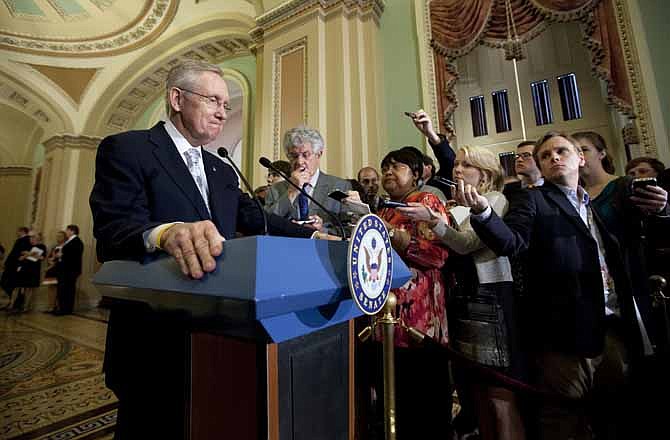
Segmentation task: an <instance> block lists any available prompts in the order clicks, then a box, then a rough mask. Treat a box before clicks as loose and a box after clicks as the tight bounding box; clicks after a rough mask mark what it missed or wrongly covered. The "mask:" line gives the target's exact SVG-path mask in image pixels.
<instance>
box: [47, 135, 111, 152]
mask: <svg viewBox="0 0 670 440" xmlns="http://www.w3.org/2000/svg"><path fill="white" fill-rule="evenodd" d="M101 140H102V138H100V137H96V136H83V135H81V136H74V135H69V134H63V135H57V136H53V137H51V138H49V139H47V140H46V141H44V142H43V144H44V149H45V151H46V152H47V153H49V152H50V151H53V150H55V149H57V148H78V149H93V150H95V149H96V148H98V145H99V144H100V141H101Z"/></svg>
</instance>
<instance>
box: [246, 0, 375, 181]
mask: <svg viewBox="0 0 670 440" xmlns="http://www.w3.org/2000/svg"><path fill="white" fill-rule="evenodd" d="M363 3H364V2H363ZM369 5H370V4H367V6H369ZM367 6H366V5H363V6H361V5H352V7H351V8H350V9H346V8H345V7H344V5H343V4H340V3H336V4H335V6H334V7H331V8H328V9H327V10H324V9H321V7H320V5H319V4H316V5H315V6H314V7H313V8H312V9H310V10H307V11H303V13H302V15H300V16H299V17H297V18H296V17H291V15H290V14H288V13H287V14H286V16H287V17H291V18H286V19H285V20H279V19H276V20H274V21H270V22H269V23H268V24H267V25H266V28H265V29H264V33H263V38H262V40H261V41H259V42H258V48H257V63H258V64H257V65H258V69H259V79H258V81H257V84H258V92H259V93H258V97H259V101H260V102H259V104H260V105H259V107H258V108H257V114H256V116H257V119H256V127H257V130H256V141H255V142H254V145H255V147H256V150H255V151H254V153H255V157H260V156H266V157H269V158H272V159H279V158H283V157H284V154H283V152H282V151H281V136H282V134H283V133H282V132H283V131H284V130H285V129H286V127H285V125H288V124H289V122H290V121H289V120H288V119H284V120H282V117H283V116H285V115H284V114H283V113H282V110H283V109H284V108H286V107H287V106H291V107H292V108H293V114H292V117H291V118H290V119H291V121H293V120H301V118H300V114H299V113H300V112H299V110H298V111H297V112H296V109H299V107H300V105H301V103H302V105H304V109H305V110H304V116H303V117H302V120H304V121H305V123H306V124H307V125H308V126H310V127H312V128H316V129H318V130H319V131H320V132H321V134H322V135H323V137H324V140H325V144H326V153H325V154H324V156H323V158H322V159H321V166H322V168H323V169H324V170H325V171H326V172H328V173H330V174H335V175H338V176H341V177H354V176H355V173H356V171H357V170H358V169H359V168H361V167H362V166H364V165H367V164H369V163H378V162H379V160H380V159H381V153H380V151H381V147H382V145H383V142H384V140H383V138H384V133H383V130H382V128H381V127H382V121H383V115H384V110H383V108H382V104H381V103H382V102H383V99H382V93H381V90H382V88H381V80H380V70H379V69H380V66H381V63H380V62H379V57H380V50H379V41H378V33H379V23H378V21H377V19H378V16H377V15H376V13H375V12H373V11H371V10H370V9H368V8H367ZM297 54H304V58H302V57H300V56H297ZM285 75H291V76H295V75H304V83H302V82H301V81H300V80H299V78H291V81H286V80H285V78H284V76H285ZM282 86H284V87H286V86H289V87H290V88H289V90H284V89H282ZM263 180H264V175H263V174H261V173H259V174H256V175H254V183H255V184H257V185H258V184H261V183H262V182H263Z"/></svg>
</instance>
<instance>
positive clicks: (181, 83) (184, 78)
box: [165, 60, 223, 117]
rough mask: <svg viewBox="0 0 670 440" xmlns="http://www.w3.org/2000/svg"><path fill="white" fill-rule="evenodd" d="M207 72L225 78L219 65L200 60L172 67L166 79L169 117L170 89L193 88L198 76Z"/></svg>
mask: <svg viewBox="0 0 670 440" xmlns="http://www.w3.org/2000/svg"><path fill="white" fill-rule="evenodd" d="M205 72H212V73H216V74H217V75H219V76H220V77H221V78H223V70H221V68H220V67H219V66H217V65H215V64H211V63H206V62H204V61H199V60H187V61H184V62H181V63H179V64H177V65H176V66H174V67H173V68H172V69H170V71H169V72H168V75H167V80H166V81H165V105H166V107H165V111H166V113H167V116H168V117H170V116H172V114H171V113H172V107H171V106H170V90H171V89H172V88H173V87H177V88H179V89H189V90H193V88H195V86H196V85H197V83H198V77H199V76H200V75H201V74H203V73H205Z"/></svg>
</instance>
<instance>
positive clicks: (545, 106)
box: [530, 79, 554, 125]
mask: <svg viewBox="0 0 670 440" xmlns="http://www.w3.org/2000/svg"><path fill="white" fill-rule="evenodd" d="M530 92H531V94H532V96H533V108H534V109H535V124H536V125H547V124H551V123H552V122H554V114H553V113H552V112H551V96H550V95H549V83H548V82H547V80H546V79H543V80H542V81H535V82H532V83H530Z"/></svg>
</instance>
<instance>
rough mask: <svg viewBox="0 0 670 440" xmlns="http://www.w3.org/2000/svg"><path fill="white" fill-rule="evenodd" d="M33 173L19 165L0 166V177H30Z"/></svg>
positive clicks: (31, 169)
mask: <svg viewBox="0 0 670 440" xmlns="http://www.w3.org/2000/svg"><path fill="white" fill-rule="evenodd" d="M32 173H33V168H32V167H26V166H20V165H8V166H0V176H2V177H5V176H30V175H31V174H32Z"/></svg>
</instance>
